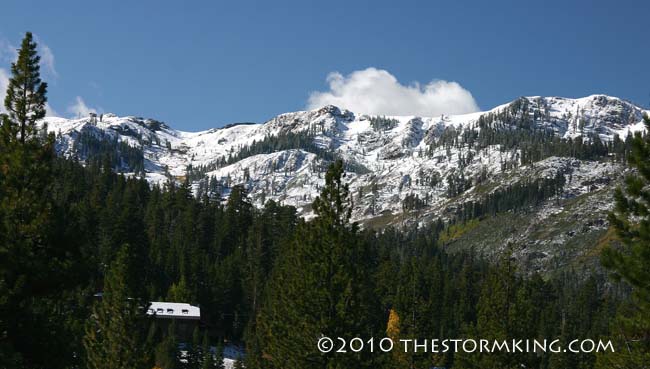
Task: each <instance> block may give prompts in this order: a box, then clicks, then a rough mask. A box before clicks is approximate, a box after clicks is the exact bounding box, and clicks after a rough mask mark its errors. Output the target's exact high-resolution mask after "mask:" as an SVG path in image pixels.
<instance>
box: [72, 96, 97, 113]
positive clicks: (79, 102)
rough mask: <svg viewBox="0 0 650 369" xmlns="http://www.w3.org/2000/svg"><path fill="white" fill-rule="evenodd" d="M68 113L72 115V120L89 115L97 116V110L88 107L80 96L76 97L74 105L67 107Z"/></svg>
mask: <svg viewBox="0 0 650 369" xmlns="http://www.w3.org/2000/svg"><path fill="white" fill-rule="evenodd" d="M68 112H69V113H70V114H72V117H73V118H85V117H87V116H88V115H89V114H90V113H95V114H97V109H95V108H91V107H89V106H88V105H86V102H85V101H84V100H83V99H82V98H81V96H77V98H76V99H75V102H74V104H72V105H70V106H68Z"/></svg>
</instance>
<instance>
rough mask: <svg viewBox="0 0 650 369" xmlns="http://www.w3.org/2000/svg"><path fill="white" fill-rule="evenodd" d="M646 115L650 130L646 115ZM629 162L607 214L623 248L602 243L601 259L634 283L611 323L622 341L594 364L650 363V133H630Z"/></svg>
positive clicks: (626, 365) (617, 274) (643, 365)
mask: <svg viewBox="0 0 650 369" xmlns="http://www.w3.org/2000/svg"><path fill="white" fill-rule="evenodd" d="M644 120H645V125H646V129H649V130H650V118H649V117H648V116H644ZM629 163H630V165H631V166H632V167H633V168H635V169H636V172H635V174H633V175H630V176H628V177H627V178H626V180H625V188H624V189H621V188H619V189H617V191H616V193H615V203H616V208H615V212H613V213H611V214H610V216H609V220H610V223H611V225H612V226H613V227H614V229H616V232H617V235H618V237H619V239H620V240H621V242H622V243H623V245H624V248H623V249H615V248H612V247H610V248H607V249H605V250H604V252H603V255H602V262H603V265H605V266H606V267H607V268H609V269H610V270H611V271H612V272H613V274H614V276H615V277H616V278H618V279H622V280H623V281H625V282H626V283H628V284H629V285H630V286H631V287H632V289H633V303H632V304H631V305H629V306H626V307H625V309H624V310H622V311H621V313H620V314H619V318H618V319H617V321H616V323H615V324H614V326H613V327H612V330H613V333H614V335H615V336H616V338H617V339H618V342H619V344H620V346H621V347H619V350H618V352H617V353H615V354H612V353H607V354H603V355H600V356H599V357H598V365H599V366H600V367H624V368H632V367H634V368H650V135H648V134H645V135H641V134H637V135H636V136H635V137H634V140H633V143H632V153H631V155H630V157H629Z"/></svg>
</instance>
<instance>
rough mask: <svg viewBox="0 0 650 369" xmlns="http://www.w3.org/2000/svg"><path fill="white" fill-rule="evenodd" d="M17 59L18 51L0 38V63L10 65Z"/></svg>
mask: <svg viewBox="0 0 650 369" xmlns="http://www.w3.org/2000/svg"><path fill="white" fill-rule="evenodd" d="M17 58H18V50H17V49H16V47H15V46H14V45H12V44H11V43H10V42H9V41H7V40H6V39H4V38H0V62H2V63H3V64H4V63H7V64H9V63H12V62H14V61H16V59H17Z"/></svg>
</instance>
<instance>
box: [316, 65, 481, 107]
mask: <svg viewBox="0 0 650 369" xmlns="http://www.w3.org/2000/svg"><path fill="white" fill-rule="evenodd" d="M327 83H328V84H329V91H325V92H321V91H315V92H312V93H311V94H310V96H309V100H308V102H307V108H308V109H316V108H320V107H322V106H324V105H330V104H331V105H336V106H338V107H341V108H345V109H349V110H352V111H353V112H357V113H364V114H377V115H419V116H425V117H426V116H438V115H441V114H464V113H471V112H475V111H478V110H479V107H478V105H477V104H476V101H475V100H474V97H473V96H472V94H471V93H470V92H469V91H467V90H466V89H464V88H463V87H462V86H461V85H460V84H458V83H457V82H448V81H443V80H434V81H431V82H429V83H428V84H426V85H424V86H421V85H420V84H419V83H417V82H415V83H412V84H411V85H408V86H407V85H403V84H401V83H400V82H399V81H398V80H397V78H395V76H393V75H392V74H390V73H389V72H388V71H386V70H383V69H376V68H367V69H364V70H358V71H354V72H352V73H350V74H349V75H347V76H343V75H342V74H341V73H338V72H333V73H330V74H329V75H328V76H327Z"/></svg>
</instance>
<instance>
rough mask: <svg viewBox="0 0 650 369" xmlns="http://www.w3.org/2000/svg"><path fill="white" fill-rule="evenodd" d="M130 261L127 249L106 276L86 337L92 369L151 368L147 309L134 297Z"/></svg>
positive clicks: (118, 257) (114, 262)
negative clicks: (129, 278)
mask: <svg viewBox="0 0 650 369" xmlns="http://www.w3.org/2000/svg"><path fill="white" fill-rule="evenodd" d="M129 258H130V248H129V246H128V245H124V246H123V247H122V248H121V249H120V251H119V252H118V254H117V256H116V258H115V260H114V261H113V263H111V266H110V268H109V269H108V271H107V273H106V278H105V280H104V291H103V295H102V300H101V302H99V303H98V304H96V306H95V308H94V309H93V315H92V318H91V319H90V320H89V322H88V325H87V328H86V336H85V337H84V346H85V348H86V354H87V365H88V368H91V369H138V368H147V367H148V364H149V357H148V353H147V352H146V350H145V347H144V343H145V342H146V340H145V336H144V334H143V331H144V329H143V324H144V322H145V321H144V311H143V310H144V309H143V304H142V302H141V301H139V300H138V299H136V298H133V297H132V296H130V291H132V289H131V288H129V286H128V276H129V274H130V272H129V269H130V268H132V267H131V266H130V265H129ZM172 336H173V335H172ZM164 369H168V368H164Z"/></svg>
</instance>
